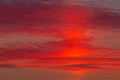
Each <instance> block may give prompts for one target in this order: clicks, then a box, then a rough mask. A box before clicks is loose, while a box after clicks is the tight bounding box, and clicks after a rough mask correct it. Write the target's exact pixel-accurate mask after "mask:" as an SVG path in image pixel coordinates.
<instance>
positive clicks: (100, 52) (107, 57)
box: [0, 0, 120, 80]
mask: <svg viewBox="0 0 120 80" xmlns="http://www.w3.org/2000/svg"><path fill="white" fill-rule="evenodd" d="M81 3H82V4H80V1H79V0H75V1H73V0H70V1H68V0H65V1H63V0H61V1H58V0H49V1H48V0H44V1H42V0H30V1H27V0H23V1H20V0H15V1H13V0H9V1H7V0H4V1H3V0H1V1H0V67H1V68H18V67H20V68H21V67H28V68H31V69H33V68H34V69H40V70H43V69H45V70H53V71H54V70H58V71H63V72H67V71H68V72H71V73H76V72H77V73H78V72H81V71H84V70H101V69H105V70H116V71H117V70H120V68H119V67H120V12H119V8H115V7H112V8H110V7H108V6H107V7H106V6H105V7H104V6H103V7H102V6H96V5H91V3H92V2H91V3H88V4H87V3H85V2H84V1H81ZM92 4H94V3H92ZM113 6H114V5H113ZM118 79H120V78H117V79H116V80H118ZM29 80H30V79H29ZM44 80H45V79H44ZM65 80H66V79H65ZM69 80H77V79H69ZM78 80H79V79H78ZM85 80H91V79H85ZM92 80H94V79H92ZM95 80H96V79H95ZM111 80H113V79H111Z"/></svg>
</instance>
